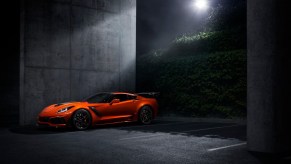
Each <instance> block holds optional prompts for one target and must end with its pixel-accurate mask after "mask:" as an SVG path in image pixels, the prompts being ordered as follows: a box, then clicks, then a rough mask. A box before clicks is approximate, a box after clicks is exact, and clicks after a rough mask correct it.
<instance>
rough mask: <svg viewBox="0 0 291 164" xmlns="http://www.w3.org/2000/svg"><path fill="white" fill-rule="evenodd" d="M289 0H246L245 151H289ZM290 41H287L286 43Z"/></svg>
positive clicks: (290, 54)
mask: <svg viewBox="0 0 291 164" xmlns="http://www.w3.org/2000/svg"><path fill="white" fill-rule="evenodd" d="M287 2H288V0H282V1H279V0H277V1H276V0H248V3H247V5H248V11H247V15H248V16H247V17H248V27H247V28H248V118H247V119H248V130H247V138H248V149H249V150H250V151H255V152H263V153H275V154H277V153H285V152H290V150H291V147H290V145H291V144H290V143H291V136H290V131H291V121H290V120H291V118H290V116H291V115H290V111H291V105H290V104H291V96H290V95H291V89H290V86H291V81H290V76H291V72H290V71H291V68H290V66H291V59H290V56H291V53H290V48H291V42H290V39H291V38H290V37H291V35H290V30H291V27H290V22H291V20H290V11H289V9H288V6H289V5H288V3H287ZM288 39H289V41H288Z"/></svg>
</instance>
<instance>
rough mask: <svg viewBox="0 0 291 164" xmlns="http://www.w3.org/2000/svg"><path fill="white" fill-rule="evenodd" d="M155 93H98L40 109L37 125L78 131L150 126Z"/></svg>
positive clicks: (153, 113) (156, 105)
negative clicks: (124, 125)
mask: <svg viewBox="0 0 291 164" xmlns="http://www.w3.org/2000/svg"><path fill="white" fill-rule="evenodd" d="M156 94H157V93H140V94H131V93H122V92H114V93H98V94H96V95H93V96H91V97H89V98H87V99H85V100H84V101H80V102H67V103H59V104H53V105H50V106H48V107H46V108H44V109H43V110H42V112H41V113H40V114H39V116H38V118H37V122H38V125H40V126H42V125H45V126H51V127H67V126H72V127H74V128H76V129H77V130H85V129H88V128H89V127H90V126H94V125H98V124H112V123H121V122H133V121H139V122H140V123H142V124H150V123H151V122H152V120H153V119H154V118H155V117H156V116H157V112H158V103H157V101H156V99H155V95H156Z"/></svg>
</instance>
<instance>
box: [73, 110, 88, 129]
mask: <svg viewBox="0 0 291 164" xmlns="http://www.w3.org/2000/svg"><path fill="white" fill-rule="evenodd" d="M91 121H92V118H91V115H90V113H89V112H88V111H87V110H85V109H79V110H77V111H76V112H75V113H74V114H73V119H72V123H73V126H74V128H76V129H77V130H86V129H88V128H89V127H90V125H91Z"/></svg>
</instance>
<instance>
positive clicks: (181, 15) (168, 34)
mask: <svg viewBox="0 0 291 164" xmlns="http://www.w3.org/2000/svg"><path fill="white" fill-rule="evenodd" d="M193 1H194V0H137V55H143V54H145V53H147V52H149V51H151V50H153V49H159V48H164V47H166V46H167V45H168V44H169V43H171V41H172V40H173V39H174V38H175V37H176V36H179V35H181V34H185V33H191V32H195V31H197V30H199V29H201V25H202V24H203V23H205V21H206V19H207V17H208V15H209V12H210V10H208V11H203V12H201V11H200V12H199V11H197V9H195V8H194V7H193ZM216 1H218V0H209V3H210V5H212V6H213V5H214V3H215V2H216Z"/></svg>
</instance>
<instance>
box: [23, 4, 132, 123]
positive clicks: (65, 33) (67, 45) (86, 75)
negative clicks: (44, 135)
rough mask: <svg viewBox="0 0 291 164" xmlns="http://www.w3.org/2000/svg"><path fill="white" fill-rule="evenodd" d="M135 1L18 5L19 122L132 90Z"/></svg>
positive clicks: (33, 121) (28, 121)
mask: <svg viewBox="0 0 291 164" xmlns="http://www.w3.org/2000/svg"><path fill="white" fill-rule="evenodd" d="M135 38H136V0H22V9H21V58H20V123H21V124H22V125H25V124H33V123H35V119H36V116H37V115H38V113H39V112H40V111H41V110H42V109H43V107H45V106H47V105H49V104H52V103H58V102H67V101H78V100H82V99H83V98H84V97H87V96H90V95H92V94H95V93H97V92H111V91H129V92H134V91H135V62H136V52H135V51H136V39H135Z"/></svg>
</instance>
